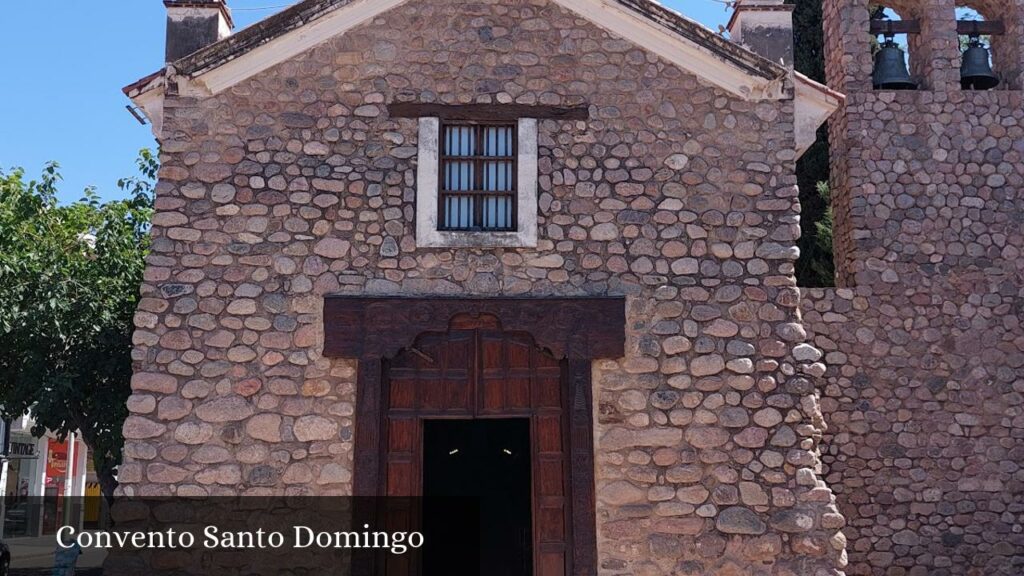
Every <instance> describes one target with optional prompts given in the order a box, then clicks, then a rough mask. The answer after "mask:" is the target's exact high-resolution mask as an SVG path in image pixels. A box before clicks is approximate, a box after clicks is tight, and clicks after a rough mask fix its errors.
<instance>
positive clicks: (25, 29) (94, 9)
mask: <svg viewBox="0 0 1024 576" xmlns="http://www.w3.org/2000/svg"><path fill="white" fill-rule="evenodd" d="M292 3H294V2H293V1H292V0H230V1H229V5H230V6H231V7H232V8H233V9H234V11H235V13H234V15H235V22H236V24H237V25H238V26H239V27H243V26H248V25H249V24H252V23H253V22H256V21H258V20H261V19H263V18H265V17H267V16H268V15H270V14H273V13H274V12H277V11H279V10H280V9H281V6H282V5H289V4H292ZM663 3H664V4H665V5H667V6H670V7H672V8H674V9H676V10H679V11H680V12H682V13H684V14H686V15H687V16H689V17H691V18H693V19H695V20H698V21H700V22H702V23H704V24H705V25H707V26H709V27H710V28H712V29H717V28H718V26H719V25H720V24H723V25H724V24H725V22H726V21H727V20H728V16H729V14H728V12H727V11H726V10H725V7H724V5H723V4H722V3H721V2H719V1H718V0H664V1H663ZM4 4H5V5H4V7H3V15H4V22H5V25H4V31H3V33H2V34H0V70H2V71H3V73H2V74H3V75H2V80H0V169H3V170H4V171H7V170H9V169H11V168H13V167H16V166H20V167H23V168H24V169H25V170H26V172H27V173H28V176H30V177H33V176H36V175H38V174H39V173H40V171H41V169H42V167H43V165H44V164H45V163H46V162H47V161H49V160H56V161H57V162H59V163H60V165H61V172H62V174H63V176H64V183H63V184H62V185H61V199H62V200H63V201H73V200H76V199H78V198H80V197H81V195H82V194H81V192H82V190H83V189H84V188H85V187H86V186H95V187H96V188H97V191H98V192H99V193H100V195H101V197H103V198H104V199H113V198H117V197H118V196H119V191H118V190H117V187H116V182H117V180H118V178H122V177H124V176H131V175H134V174H135V164H134V160H135V157H136V155H137V152H138V150H139V149H140V148H144V147H150V148H155V146H156V142H155V141H154V140H153V137H152V135H151V133H150V131H149V127H148V126H141V125H139V124H138V123H137V122H136V121H135V120H134V119H133V118H132V117H131V115H129V114H128V111H127V110H125V105H126V104H128V100H127V99H126V98H125V97H124V95H123V94H122V93H121V87H123V86H125V85H127V84H129V83H131V82H133V81H135V80H137V79H138V78H141V77H142V76H145V75H146V74H149V73H151V72H154V71H156V70H157V69H159V68H160V67H161V65H162V62H163V47H164V26H165V20H164V14H165V12H164V6H163V2H161V1H160V0H89V1H82V0H31V1H30V2H5V3H4ZM266 7H275V8H273V9H269V10H268V9H263V8H266Z"/></svg>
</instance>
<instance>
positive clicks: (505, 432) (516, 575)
mask: <svg viewBox="0 0 1024 576" xmlns="http://www.w3.org/2000/svg"><path fill="white" fill-rule="evenodd" d="M423 433H424V443H423V496H424V498H425V501H424V502H425V506H426V508H427V509H426V510H425V511H424V512H425V513H424V516H423V523H424V526H423V527H424V533H425V534H426V535H428V536H429V535H431V534H438V535H442V536H441V541H436V542H435V543H434V545H429V546H427V547H426V548H425V549H424V558H423V564H424V565H423V574H425V575H430V576H434V575H440V574H451V575H460V576H461V575H466V576H474V575H479V576H485V575H486V576H532V574H533V550H532V548H533V530H532V522H533V519H532V512H531V510H532V508H533V506H532V496H531V488H530V486H531V480H530V479H531V465H530V461H531V456H530V420H529V419H526V418H516V419H477V420H424V432H423ZM432 502H434V503H436V505H437V506H443V507H444V509H443V510H432V509H431V506H432V504H431V503H432ZM459 502H461V503H462V504H458V503H459ZM453 503H456V504H453ZM466 543H474V544H476V545H477V546H478V548H477V550H479V555H477V554H475V553H473V551H470V550H467V549H466V548H467V547H466Z"/></svg>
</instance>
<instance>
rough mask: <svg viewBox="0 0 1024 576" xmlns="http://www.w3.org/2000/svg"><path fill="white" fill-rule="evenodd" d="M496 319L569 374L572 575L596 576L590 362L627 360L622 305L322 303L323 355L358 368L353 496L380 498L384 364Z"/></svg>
mask: <svg viewBox="0 0 1024 576" xmlns="http://www.w3.org/2000/svg"><path fill="white" fill-rule="evenodd" d="M485 315H489V316H494V317H496V318H498V320H499V321H500V322H501V326H502V328H503V329H504V330H507V331H518V332H527V333H529V334H530V335H531V336H533V338H534V340H535V341H536V343H537V345H538V346H540V347H541V348H543V349H545V350H547V351H548V352H549V353H550V354H552V355H553V356H554V357H555V358H557V359H560V360H565V361H566V364H567V366H568V375H567V380H568V386H569V390H568V398H569V401H570V404H569V405H568V406H567V407H566V408H567V409H568V410H569V431H568V432H569V435H570V454H569V458H570V476H571V477H570V487H571V494H570V499H571V506H572V546H573V574H574V575H576V576H583V575H587V576H590V575H592V574H596V573H597V527H596V517H595V505H596V500H595V495H594V490H595V487H594V486H595V485H594V422H593V390H592V387H593V384H592V382H591V370H592V362H593V361H594V360H595V359H599V358H621V357H622V356H624V355H625V330H626V305H625V299H624V298H622V297H592V298H412V297H369V296H366V297H363V296H330V297H327V298H326V299H325V301H324V355H325V356H328V357H336V358H337V357H340V358H355V359H357V360H358V361H359V370H358V375H357V382H356V414H355V470H354V486H353V492H354V495H355V496H378V495H381V489H382V486H383V482H382V481H381V479H382V478H381V477H382V474H383V468H382V465H381V461H382V457H383V454H384V448H385V447H384V446H382V442H381V441H382V438H383V436H384V434H383V430H382V427H383V422H384V419H383V411H384V408H385V407H384V405H383V404H384V394H383V364H384V361H385V360H387V359H389V358H394V357H395V356H396V355H397V354H398V353H399V352H400V351H401V350H403V349H405V348H407V347H409V346H412V345H413V343H414V342H415V340H416V338H417V337H418V336H419V335H420V334H422V333H424V332H446V331H447V330H448V329H449V325H450V323H451V320H452V319H453V318H455V317H457V316H470V317H482V316H485Z"/></svg>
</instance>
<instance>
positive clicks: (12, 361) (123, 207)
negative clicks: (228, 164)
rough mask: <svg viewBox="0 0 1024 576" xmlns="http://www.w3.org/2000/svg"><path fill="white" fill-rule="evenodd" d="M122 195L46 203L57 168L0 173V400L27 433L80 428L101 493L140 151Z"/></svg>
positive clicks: (108, 488)
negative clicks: (35, 173) (30, 176)
mask: <svg viewBox="0 0 1024 576" xmlns="http://www.w3.org/2000/svg"><path fill="white" fill-rule="evenodd" d="M137 163H138V168H139V171H140V174H139V176H137V177H132V178H126V179H123V180H120V181H119V182H118V187H119V188H120V189H121V190H122V191H123V193H124V194H125V195H126V199H124V200H117V201H112V202H106V203H102V202H100V200H99V198H98V196H97V194H96V192H95V190H94V189H87V190H86V191H85V195H84V198H83V199H82V200H79V201H78V202H74V203H72V204H67V205H61V204H60V203H59V202H58V201H57V186H58V184H59V182H60V173H59V171H58V166H57V164H55V163H51V164H49V165H47V166H46V168H45V169H44V170H43V173H42V176H41V177H40V178H39V179H38V180H31V181H26V179H25V175H24V171H23V170H20V169H15V170H13V171H11V172H9V173H5V172H3V171H0V404H2V406H3V413H4V416H5V417H8V418H11V417H17V416H19V415H21V414H24V413H25V412H27V411H31V413H32V416H33V418H34V420H35V423H36V429H35V430H33V432H34V433H36V434H42V432H43V431H45V430H47V429H48V430H51V431H53V432H55V433H56V434H57V435H58V436H59V437H62V438H63V437H65V436H66V435H67V434H69V433H71V432H75V431H77V432H80V433H81V435H82V440H83V441H84V442H85V444H86V445H87V446H88V447H89V449H90V451H91V452H92V457H93V463H94V464H95V467H96V472H97V475H98V476H99V479H100V484H101V488H102V489H103V491H104V494H106V495H107V496H108V497H110V496H112V494H113V489H114V487H115V486H116V482H115V480H114V472H115V469H116V466H117V465H118V464H119V463H120V461H121V449H122V445H123V443H124V439H123V437H122V435H121V426H122V424H123V422H124V419H125V417H126V416H127V408H126V406H125V404H126V401H127V398H128V396H129V394H130V392H131V385H130V381H131V374H132V362H131V349H132V342H131V334H132V331H133V327H132V325H133V321H132V319H133V316H134V313H135V307H136V304H137V303H138V298H139V285H140V283H141V281H142V274H143V271H144V268H145V262H144V260H145V256H146V254H147V252H148V246H149V222H150V218H151V216H152V206H153V195H152V188H153V185H152V182H153V180H154V178H155V176H156V169H157V161H156V159H155V157H154V156H153V154H152V153H150V152H149V151H148V150H143V151H142V152H141V153H140V155H139V158H138V161H137Z"/></svg>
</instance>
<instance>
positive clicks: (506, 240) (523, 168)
mask: <svg viewBox="0 0 1024 576" xmlns="http://www.w3.org/2000/svg"><path fill="white" fill-rule="evenodd" d="M440 130H441V119H440V118H436V117H424V118H420V134H419V155H418V157H417V163H418V166H417V170H416V247H417V248H536V247H537V119H536V118H520V119H519V121H518V122H517V123H516V131H517V134H516V138H517V139H518V144H519V146H518V148H519V149H518V150H517V152H516V154H517V159H516V160H517V173H516V177H517V181H516V202H517V211H518V220H517V222H516V230H515V232H490V231H479V232H476V231H447V230H438V222H439V217H438V213H437V196H438V194H439V188H440V178H439V174H438V170H439V169H440V157H439V154H440V153H441V151H440V140H441V137H440Z"/></svg>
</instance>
